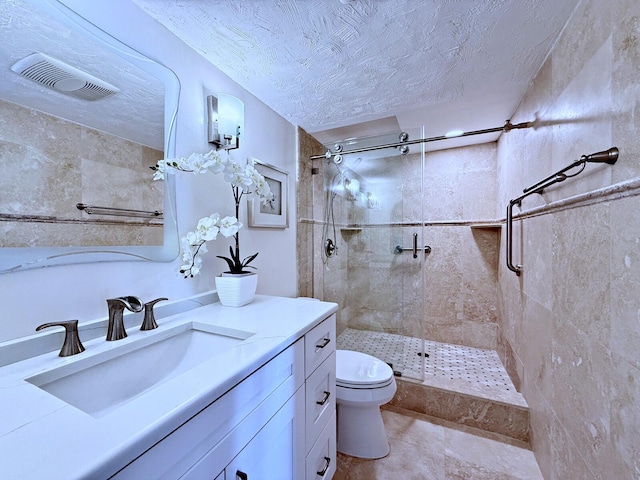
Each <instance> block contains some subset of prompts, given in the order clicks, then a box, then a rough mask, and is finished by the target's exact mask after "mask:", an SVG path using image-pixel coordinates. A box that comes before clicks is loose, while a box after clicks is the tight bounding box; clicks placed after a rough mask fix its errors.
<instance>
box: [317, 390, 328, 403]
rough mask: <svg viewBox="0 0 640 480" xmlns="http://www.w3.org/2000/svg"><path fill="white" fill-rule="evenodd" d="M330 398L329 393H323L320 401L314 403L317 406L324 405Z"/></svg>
mask: <svg viewBox="0 0 640 480" xmlns="http://www.w3.org/2000/svg"><path fill="white" fill-rule="evenodd" d="M330 396H331V393H329V392H327V391H325V392H324V396H323V397H322V400H316V403H317V404H318V405H324V404H325V403H327V402H328V401H329V397H330Z"/></svg>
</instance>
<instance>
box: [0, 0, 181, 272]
mask: <svg viewBox="0 0 640 480" xmlns="http://www.w3.org/2000/svg"><path fill="white" fill-rule="evenodd" d="M29 1H30V3H32V4H34V5H36V6H37V7H39V8H41V9H42V10H43V11H45V12H47V13H48V14H50V15H51V16H52V17H53V18H55V19H56V20H59V21H61V22H63V23H65V24H67V25H68V26H70V27H72V28H75V29H77V30H78V31H80V32H83V33H85V34H86V35H87V36H88V37H90V38H92V39H93V40H95V41H98V42H99V43H101V44H103V45H104V46H105V47H106V48H108V49H109V50H111V51H112V52H114V53H116V54H118V55H120V56H121V57H122V58H124V59H125V60H128V61H129V62H131V63H133V64H134V65H136V66H137V67H138V68H141V69H142V70H145V71H146V72H148V73H149V74H151V75H153V76H155V77H156V78H158V79H159V80H160V81H161V82H163V83H164V85H165V98H164V155H165V158H173V157H175V150H176V146H175V137H176V121H177V114H178V102H179V98H180V80H179V79H178V77H177V75H176V74H175V72H173V71H172V70H171V69H170V68H168V67H167V66H165V65H163V64H161V63H160V62H158V61H156V60H153V59H151V58H149V57H147V56H146V55H143V54H141V53H140V52H138V51H137V50H134V49H133V48H131V47H129V46H128V45H125V44H124V43H122V42H121V41H120V40H118V39H116V38H114V37H112V36H111V35H110V34H108V33H106V32H105V31H104V30H102V29H100V28H99V27H97V26H96V25H94V24H93V23H91V22H90V21H88V20H86V19H85V18H84V17H82V16H80V15H78V14H77V13H76V12H74V11H73V10H72V9H70V8H69V7H67V6H66V5H63V4H62V3H60V2H59V1H57V0H29ZM152 178H153V174H152V172H151V170H149V181H153V180H152ZM175 187H176V186H175V176H174V175H167V178H166V179H165V181H164V212H163V217H164V227H163V244H162V245H157V246H155V245H154V246H91V247H24V248H17V247H16V248H13V247H9V248H0V273H10V272H15V271H21V270H27V269H32V268H40V267H50V266H57V265H69V264H79V263H95V262H114V261H151V262H171V261H173V260H175V259H176V258H177V257H178V254H179V252H180V246H179V240H178V226H177V210H176V200H175Z"/></svg>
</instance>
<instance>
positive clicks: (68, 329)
mask: <svg viewBox="0 0 640 480" xmlns="http://www.w3.org/2000/svg"><path fill="white" fill-rule="evenodd" d="M48 327H64V330H65V332H64V343H63V344H62V349H61V350H60V353H59V354H58V356H59V357H69V356H71V355H76V354H77V353H81V352H84V347H83V346H82V342H81V341H80V336H79V335H78V320H66V321H64V322H51V323H43V324H42V325H39V326H38V327H37V328H36V332H39V331H40V330H42V329H43V328H48Z"/></svg>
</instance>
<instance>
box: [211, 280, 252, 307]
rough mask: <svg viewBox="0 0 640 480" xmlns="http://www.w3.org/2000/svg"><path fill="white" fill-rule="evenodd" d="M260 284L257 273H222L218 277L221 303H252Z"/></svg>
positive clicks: (234, 304) (234, 305) (232, 305)
mask: <svg viewBox="0 0 640 480" xmlns="http://www.w3.org/2000/svg"><path fill="white" fill-rule="evenodd" d="M257 286H258V274H257V273H241V274H237V275H234V274H229V273H226V274H222V275H220V276H217V277H216V290H217V291H218V297H219V298H220V303H221V304H222V305H225V306H227V307H241V306H242V305H246V304H247V303H251V301H252V300H253V296H254V295H255V293H256V287H257Z"/></svg>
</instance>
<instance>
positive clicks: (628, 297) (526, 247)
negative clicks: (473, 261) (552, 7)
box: [497, 0, 640, 480]
mask: <svg viewBox="0 0 640 480" xmlns="http://www.w3.org/2000/svg"><path fill="white" fill-rule="evenodd" d="M638 72H640V2H638V1H637V0H616V1H615V2H610V1H609V0H583V1H582V2H580V4H579V5H578V7H577V9H576V11H575V12H574V14H573V16H572V18H571V19H570V21H569V23H568V25H567V27H566V28H565V30H564V32H563V34H562V36H561V38H560V39H559V41H558V42H557V44H556V46H555V48H554V49H553V51H552V53H551V55H550V56H549V57H548V59H547V60H546V62H545V64H544V65H543V67H542V69H541V70H540V72H539V73H538V75H537V77H536V79H535V81H534V83H533V85H532V86H531V87H530V89H529V91H528V92H527V94H526V96H525V98H524V99H523V101H522V103H521V105H520V107H519V108H518V111H517V113H516V115H515V116H514V117H513V121H514V122H521V121H529V120H533V119H534V118H538V121H537V124H536V128H535V129H530V130H526V131H525V130H523V131H514V132H510V133H509V134H508V135H503V137H502V139H501V140H500V142H499V146H498V184H499V190H498V198H499V200H500V201H499V204H498V207H497V208H499V211H498V214H499V213H500V211H501V210H502V209H503V208H504V207H505V206H506V204H507V202H508V200H509V199H510V198H515V197H517V196H518V195H519V194H520V192H521V191H522V190H521V189H522V188H523V187H526V186H528V185H531V184H534V183H535V182H537V181H538V180H541V179H542V178H545V177H546V176H547V175H550V174H552V173H553V172H555V171H556V170H559V169H560V168H563V167H564V166H566V165H568V164H569V163H571V162H572V161H573V160H575V159H577V158H578V157H579V156H580V155H582V154H588V153H592V152H595V151H599V150H604V149H607V148H609V147H611V146H617V147H618V148H619V149H620V158H619V160H618V163H617V164H616V165H613V166H608V165H595V164H590V165H587V167H586V169H585V171H584V173H582V174H581V175H580V176H578V177H575V178H570V179H568V180H567V181H566V182H563V183H561V184H558V185H556V186H554V187H552V188H549V189H547V190H546V191H545V192H544V193H543V194H542V195H534V196H532V197H529V198H527V199H525V201H524V202H523V206H522V208H523V211H525V212H526V211H527V210H528V209H531V208H533V207H536V206H539V205H543V204H548V203H550V202H553V201H561V200H562V199H565V198H568V197H570V196H572V195H579V194H581V193H586V192H591V191H594V190H597V189H601V188H605V187H608V186H610V185H612V184H618V183H621V182H622V183H623V184H624V185H626V186H621V187H620V188H619V189H618V194H616V195H612V196H608V197H600V198H599V199H596V200H594V201H592V202H587V203H586V204H584V203H583V204H576V205H573V208H570V209H569V208H564V209H563V208H558V209H552V210H551V211H548V212H546V213H545V214H543V215H540V216H536V217H532V218H526V219H524V220H521V221H517V222H516V224H515V228H514V253H515V260H516V262H517V263H522V264H523V273H522V276H520V277H517V276H516V275H515V274H514V273H512V272H510V271H509V270H507V269H506V267H505V266H504V262H501V266H500V272H499V298H500V301H499V307H500V308H499V311H500V313H499V315H498V318H499V342H500V346H499V353H500V354H501V356H502V358H503V361H504V362H505V363H506V364H507V365H508V367H509V368H510V370H511V371H513V372H515V373H517V375H518V376H519V378H520V381H521V387H522V392H523V394H524V396H525V398H526V400H527V402H528V404H529V406H530V408H531V432H532V446H533V450H534V452H535V455H536V458H537V460H538V463H539V464H540V468H541V470H542V472H543V474H544V477H545V479H547V480H565V479H581V480H582V479H596V478H597V479H634V478H640V348H639V345H640V295H639V292H640V195H639V194H640V189H638V185H640V178H639V176H640V140H639V137H638V131H639V130H640V82H639V80H638ZM634 180H635V183H633V182H634ZM624 182H627V183H626V184H625V183H624ZM503 240H504V237H503ZM501 248H502V253H501V256H502V255H503V254H504V241H503V242H501Z"/></svg>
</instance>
